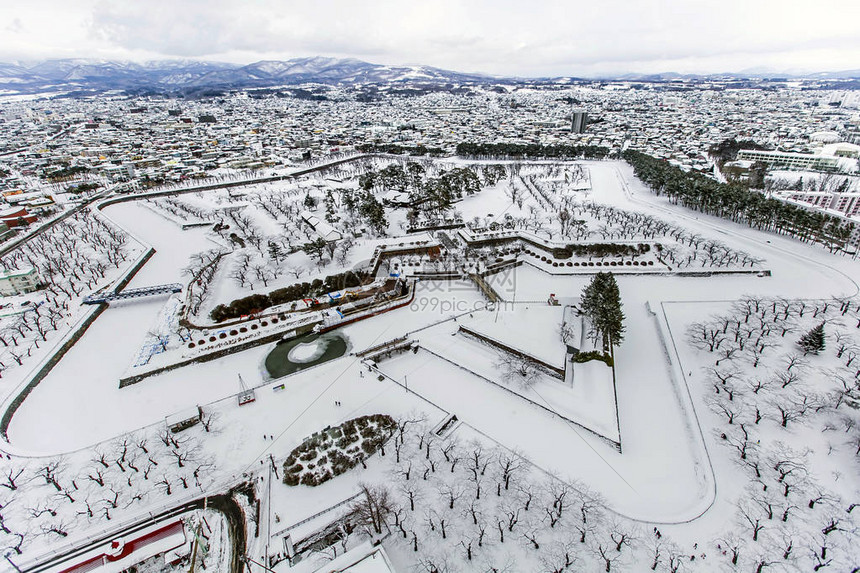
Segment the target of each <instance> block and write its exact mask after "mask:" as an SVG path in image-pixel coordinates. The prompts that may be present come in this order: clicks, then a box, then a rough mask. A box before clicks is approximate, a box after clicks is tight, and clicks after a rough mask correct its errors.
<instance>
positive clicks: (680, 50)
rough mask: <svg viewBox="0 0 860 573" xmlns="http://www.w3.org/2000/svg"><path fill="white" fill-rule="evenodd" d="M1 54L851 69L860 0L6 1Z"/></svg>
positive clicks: (529, 68) (490, 69)
mask: <svg viewBox="0 0 860 573" xmlns="http://www.w3.org/2000/svg"><path fill="white" fill-rule="evenodd" d="M0 28H2V31H0V61H26V60H35V59H42V58H66V57H80V58H98V59H118V60H134V61H141V60H151V59H165V58H193V59H207V60H219V61H228V62H236V63H251V62H254V61H257V60H263V59H289V58H294V57H301V56H315V55H322V56H335V57H355V58H359V59H363V60H366V61H370V62H374V63H382V64H428V65H432V66H437V67H441V68H448V69H453V70H458V71H464V72H484V73H490V74H501V75H520V76H546V75H553V76H555V75H559V76H564V75H596V74H612V73H624V72H639V73H655V72H666V71H676V72H700V73H701V72H724V71H742V70H747V69H750V68H766V69H768V70H779V71H835V70H846V69H858V68H860V0H815V1H813V0H805V1H803V2H800V1H797V0H717V1H714V0H711V1H707V2H703V1H699V0H662V1H648V0H627V1H621V0H590V1H588V2H586V1H582V0H531V1H529V0H519V1H517V2H514V1H512V0H459V1H458V0H434V1H432V2H425V1H422V0H398V1H389V0H313V1H309V0H245V1H239V0H112V1H108V0H2V1H0Z"/></svg>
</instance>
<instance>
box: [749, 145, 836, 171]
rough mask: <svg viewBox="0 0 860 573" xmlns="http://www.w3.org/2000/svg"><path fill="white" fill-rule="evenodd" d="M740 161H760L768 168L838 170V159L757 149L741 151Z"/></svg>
mask: <svg viewBox="0 0 860 573" xmlns="http://www.w3.org/2000/svg"><path fill="white" fill-rule="evenodd" d="M737 158H738V159H739V160H741V161H752V162H755V161H760V162H762V163H766V164H767V165H768V167H782V168H787V169H812V170H815V171H836V170H837V169H838V168H839V158H838V157H830V156H827V155H814V154H812V153H788V152H785V151H761V150H759V149H741V150H740V151H738V157H737Z"/></svg>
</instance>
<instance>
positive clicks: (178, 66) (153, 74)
mask: <svg viewBox="0 0 860 573" xmlns="http://www.w3.org/2000/svg"><path fill="white" fill-rule="evenodd" d="M774 77H780V78H797V77H806V78H810V79H817V80H840V79H847V78H860V70H851V71H846V72H828V73H820V74H811V75H805V76H797V75H789V74H779V73H776V72H763V71H756V70H749V71H748V72H747V73H743V72H742V73H739V74H715V75H710V76H699V75H682V74H674V73H666V74H651V75H648V74H627V75H622V76H617V77H615V78H605V79H619V80H628V81H663V82H665V81H673V80H699V79H701V80H705V79H738V80H741V79H753V78H774ZM577 81H582V80H581V79H580V78H573V77H563V78H528V79H526V78H504V77H497V76H490V75H482V74H466V73H461V72H454V71H449V70H442V69H439V68H434V67H430V66H385V65H380V64H371V63H368V62H364V61H361V60H356V59H352V58H350V59H337V58H325V57H315V58H295V59H292V60H286V61H260V62H255V63H253V64H248V65H239V64H226V63H218V62H204V61H194V60H163V61H154V62H147V63H142V64H138V63H131V62H115V61H104V60H89V59H64V60H45V61H40V62H36V63H30V64H20V63H18V64H4V63H0V95H10V94H35V93H52V92H53V93H60V92H63V93H68V92H72V93H84V94H85V93H101V92H105V91H111V90H120V91H125V92H132V93H142V92H153V91H154V92H168V93H171V92H172V93H176V92H179V93H195V92H197V93H200V92H205V91H206V90H230V89H243V88H254V87H274V86H290V85H298V84H305V83H322V84H356V85H362V84H364V85H366V84H412V85H415V84H424V85H428V84H430V85H441V84H461V85H462V84H489V83H524V82H546V83H561V84H563V83H571V82H577Z"/></svg>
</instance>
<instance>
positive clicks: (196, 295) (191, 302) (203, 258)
mask: <svg viewBox="0 0 860 573" xmlns="http://www.w3.org/2000/svg"><path fill="white" fill-rule="evenodd" d="M226 254H227V253H226V252H225V251H222V250H220V249H210V250H208V251H202V252H200V253H195V254H193V255H191V260H190V262H189V263H188V265H187V266H186V267H185V268H184V269H183V271H182V272H183V274H185V275H186V276H188V277H189V278H190V280H189V283H188V288H186V289H185V290H186V292H185V297H186V298H185V300H186V302H187V304H188V315H189V316H197V314H198V313H199V312H200V308H201V307H202V306H203V303H204V302H206V299H207V298H208V297H209V290H210V288H211V286H212V281H213V280H214V279H215V275H216V274H217V273H218V264H219V263H220V262H221V259H222V258H224V255H226Z"/></svg>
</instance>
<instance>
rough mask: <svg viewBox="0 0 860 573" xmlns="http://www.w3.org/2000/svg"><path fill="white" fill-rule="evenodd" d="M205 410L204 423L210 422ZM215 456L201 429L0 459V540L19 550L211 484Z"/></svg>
mask: <svg viewBox="0 0 860 573" xmlns="http://www.w3.org/2000/svg"><path fill="white" fill-rule="evenodd" d="M212 422H213V418H212V415H211V414H207V415H206V416H205V419H204V424H203V427H204V429H205V431H209V430H211V429H213V427H212ZM214 468H215V464H214V459H213V458H212V457H211V456H209V455H207V454H206V453H205V452H204V450H203V447H202V441H201V438H200V434H199V432H198V433H197V434H194V433H188V432H186V433H179V434H174V433H172V432H170V430H168V429H167V428H166V427H164V428H162V429H160V430H152V431H149V432H141V433H136V434H126V435H123V436H120V437H118V438H116V439H115V440H113V441H111V442H107V443H103V444H100V445H99V446H97V447H95V448H94V449H92V450H91V451H82V452H76V453H75V454H71V455H69V456H58V457H52V458H45V459H30V460H26V459H18V458H13V459H5V458H3V459H0V544H2V548H3V549H4V550H12V551H14V552H15V553H16V554H19V555H20V554H22V553H23V552H25V551H26V548H27V546H28V545H29V544H30V543H32V542H34V541H36V540H37V539H38V538H46V539H47V540H48V541H50V542H56V541H57V540H59V539H62V538H65V537H67V536H69V535H70V534H72V533H73V532H74V531H75V529H76V528H80V527H87V528H90V527H92V526H93V525H98V524H99V523H104V522H107V521H111V520H115V519H118V518H122V517H123V516H124V515H129V514H131V513H134V512H139V511H141V510H142V509H143V508H144V507H147V506H149V505H153V504H156V503H159V502H162V501H165V500H166V496H170V495H174V494H177V493H179V492H182V491H185V490H196V491H200V488H202V487H203V486H204V484H208V482H209V480H210V479H211V476H212V472H213V470H214Z"/></svg>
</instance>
